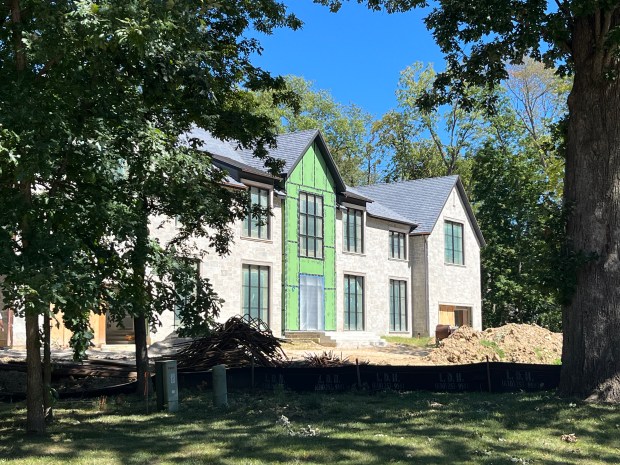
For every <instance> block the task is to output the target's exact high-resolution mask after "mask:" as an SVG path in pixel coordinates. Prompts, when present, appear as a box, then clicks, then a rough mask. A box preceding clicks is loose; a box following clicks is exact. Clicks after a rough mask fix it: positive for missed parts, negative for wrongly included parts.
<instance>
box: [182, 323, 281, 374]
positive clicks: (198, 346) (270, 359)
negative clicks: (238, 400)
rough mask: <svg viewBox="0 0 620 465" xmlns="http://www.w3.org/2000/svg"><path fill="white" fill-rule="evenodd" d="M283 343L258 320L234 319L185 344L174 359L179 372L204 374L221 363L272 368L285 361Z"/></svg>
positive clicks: (228, 365) (233, 365) (229, 365)
mask: <svg viewBox="0 0 620 465" xmlns="http://www.w3.org/2000/svg"><path fill="white" fill-rule="evenodd" d="M282 342H283V340H282V339H278V338H277V337H275V336H274V335H273V334H272V332H271V331H270V330H269V328H268V327H267V325H265V323H263V322H262V321H261V320H259V319H254V318H250V317H248V316H245V317H241V316H234V317H232V318H230V319H229V320H228V321H226V323H223V324H218V325H216V327H215V328H214V329H213V330H212V331H211V333H209V335H208V336H205V337H201V338H197V339H194V340H192V341H191V342H187V343H184V344H183V345H182V346H181V349H180V350H179V352H178V353H177V355H176V356H175V358H176V360H177V363H178V368H179V370H182V371H204V370H209V369H211V368H213V367H214V366H215V365H220V364H224V365H226V366H227V367H242V366H250V365H252V363H254V365H255V366H263V367H275V366H281V365H283V364H284V362H286V355H285V353H284V351H283V350H282V347H281V345H280V344H281V343H282Z"/></svg>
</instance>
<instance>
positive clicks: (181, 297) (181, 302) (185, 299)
mask: <svg viewBox="0 0 620 465" xmlns="http://www.w3.org/2000/svg"><path fill="white" fill-rule="evenodd" d="M180 260H181V261H183V262H184V263H185V264H186V265H187V266H191V267H192V268H193V269H194V270H195V275H194V276H195V280H191V281H189V282H188V281H185V282H184V281H182V280H181V277H182V276H184V274H182V273H180V274H179V275H178V276H177V279H178V281H176V282H175V283H174V288H175V291H176V292H177V298H176V303H175V305H174V319H173V321H172V327H173V328H174V329H177V328H180V327H182V326H183V324H182V322H181V311H182V310H183V309H184V308H185V307H186V306H187V305H188V304H189V303H190V298H191V297H192V295H194V296H195V294H196V287H197V285H198V281H199V279H200V260H197V259H194V258H187V257H181V258H180ZM185 276H186V275H185ZM189 277H190V278H191V276H189Z"/></svg>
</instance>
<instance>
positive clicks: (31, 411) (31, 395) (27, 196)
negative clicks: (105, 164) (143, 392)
mask: <svg viewBox="0 0 620 465" xmlns="http://www.w3.org/2000/svg"><path fill="white" fill-rule="evenodd" d="M7 5H8V6H9V8H10V10H11V23H12V25H11V27H12V29H13V31H12V35H13V48H14V50H15V71H16V73H17V76H18V80H19V78H20V76H21V75H23V73H24V72H25V70H26V50H25V46H24V41H23V34H22V31H21V23H22V18H21V14H22V10H21V5H20V1H19V0H10V1H9V2H7ZM19 188H20V194H21V196H22V200H23V202H24V204H25V205H26V206H29V205H30V204H31V203H32V182H31V181H30V180H28V179H26V180H24V181H23V182H22V183H21V184H20V186H19ZM21 230H22V231H21V232H22V249H23V251H22V253H23V254H24V255H27V254H28V247H29V246H30V238H31V236H32V231H31V227H30V219H29V217H28V214H26V215H24V217H23V218H22V220H21ZM37 310H38V307H37V308H32V307H29V306H28V305H27V306H26V369H27V374H26V407H27V410H28V412H27V415H26V430H27V431H28V432H31V433H44V432H45V415H44V410H43V384H42V381H43V380H42V374H41V352H40V346H41V341H40V339H39V338H40V336H39V314H38V312H37Z"/></svg>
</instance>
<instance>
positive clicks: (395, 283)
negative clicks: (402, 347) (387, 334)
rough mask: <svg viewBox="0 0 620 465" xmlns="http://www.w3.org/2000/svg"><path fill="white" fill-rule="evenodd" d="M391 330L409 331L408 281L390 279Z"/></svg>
mask: <svg viewBox="0 0 620 465" xmlns="http://www.w3.org/2000/svg"><path fill="white" fill-rule="evenodd" d="M390 331H393V332H402V331H407V281H399V280H396V279H390Z"/></svg>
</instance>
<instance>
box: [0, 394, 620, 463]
mask: <svg viewBox="0 0 620 465" xmlns="http://www.w3.org/2000/svg"><path fill="white" fill-rule="evenodd" d="M182 394H183V396H182V397H183V399H182V403H181V406H180V411H179V412H178V413H177V414H167V413H151V414H150V415H146V414H145V404H144V403H143V402H139V401H138V400H136V399H133V398H131V397H128V398H125V399H124V400H119V399H107V402H106V403H104V404H103V405H100V402H98V401H90V400H89V401H80V402H60V403H59V404H58V405H57V409H56V415H57V419H58V421H57V423H56V424H55V425H53V426H51V427H50V428H49V432H48V434H47V436H45V437H42V438H33V437H29V436H26V435H25V434H24V432H23V429H22V428H23V423H24V419H25V410H24V408H25V406H24V405H23V404H13V405H10V404H0V463H1V464H5V463H10V464H17V463H19V464H56V463H58V464H63V465H73V464H89V465H90V464H97V465H101V464H104V465H107V464H119V465H120V464H123V465H126V464H130V465H131V464H149V465H162V464H177V463H183V464H207V463H208V464H312V463H322V464H351V465H360V464H377V465H379V464H381V465H384V464H495V465H499V464H511V465H512V464H550V465H551V464H554V465H560V464H620V407H619V406H610V405H588V404H584V403H575V402H571V401H569V400H565V399H558V398H556V397H554V395H552V394H548V393H542V394H502V395H490V394H434V393H423V392H413V393H404V394H399V393H393V392H386V393H380V394H375V395H372V394H367V393H349V394H333V395H330V394H305V395H300V394H294V393H289V392H276V393H255V394H252V395H250V394H247V393H231V394H230V395H229V400H230V408H228V409H227V410H216V409H214V408H213V407H212V404H211V393H210V392H208V391H207V392H199V391H192V392H182ZM283 415H284V416H286V417H287V418H288V420H289V421H290V425H289V426H288V427H287V426H284V425H283V424H282V422H278V420H279V419H280V418H281V417H282V416H283ZM568 433H574V434H575V435H576V438H577V442H574V443H569V442H565V441H563V440H562V439H561V436H562V435H563V434H568Z"/></svg>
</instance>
